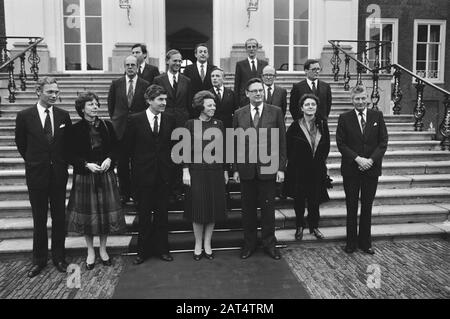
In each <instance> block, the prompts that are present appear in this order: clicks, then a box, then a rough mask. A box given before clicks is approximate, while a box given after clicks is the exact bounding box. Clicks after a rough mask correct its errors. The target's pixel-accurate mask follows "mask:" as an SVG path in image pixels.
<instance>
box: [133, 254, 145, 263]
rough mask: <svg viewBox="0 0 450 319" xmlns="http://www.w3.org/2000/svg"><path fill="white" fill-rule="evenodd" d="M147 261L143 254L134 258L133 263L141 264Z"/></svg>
mask: <svg viewBox="0 0 450 319" xmlns="http://www.w3.org/2000/svg"><path fill="white" fill-rule="evenodd" d="M144 261H145V259H144V258H142V257H141V256H137V257H136V259H134V260H133V265H140V264H142V263H143V262H144Z"/></svg>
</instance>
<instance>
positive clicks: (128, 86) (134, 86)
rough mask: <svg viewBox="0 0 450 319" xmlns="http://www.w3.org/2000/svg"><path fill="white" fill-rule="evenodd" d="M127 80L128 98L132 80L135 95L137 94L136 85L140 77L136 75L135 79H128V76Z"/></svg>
mask: <svg viewBox="0 0 450 319" xmlns="http://www.w3.org/2000/svg"><path fill="white" fill-rule="evenodd" d="M125 78H126V79H127V83H126V84H125V87H126V90H127V96H128V89H129V88H130V80H132V81H133V93H135V92H136V83H137V78H138V76H137V75H135V77H134V78H132V79H130V78H129V77H128V75H127V76H126V77H125Z"/></svg>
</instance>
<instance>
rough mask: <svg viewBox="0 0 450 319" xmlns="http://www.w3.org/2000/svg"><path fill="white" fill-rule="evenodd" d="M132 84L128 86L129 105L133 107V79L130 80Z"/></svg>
mask: <svg viewBox="0 0 450 319" xmlns="http://www.w3.org/2000/svg"><path fill="white" fill-rule="evenodd" d="M129 83H130V85H129V86H128V94H127V99H128V107H131V103H132V102H133V96H134V90H133V80H130V81H129Z"/></svg>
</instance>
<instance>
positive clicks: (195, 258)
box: [192, 253, 203, 261]
mask: <svg viewBox="0 0 450 319" xmlns="http://www.w3.org/2000/svg"><path fill="white" fill-rule="evenodd" d="M202 256H203V255H202V253H200V254H199V255H197V254H196V253H194V254H193V255H192V257H193V258H194V260H195V261H199V260H200V259H202Z"/></svg>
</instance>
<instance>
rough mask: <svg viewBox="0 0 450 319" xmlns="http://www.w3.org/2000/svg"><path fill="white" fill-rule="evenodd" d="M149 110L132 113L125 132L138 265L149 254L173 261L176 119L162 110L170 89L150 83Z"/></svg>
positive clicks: (148, 92) (148, 90)
mask: <svg viewBox="0 0 450 319" xmlns="http://www.w3.org/2000/svg"><path fill="white" fill-rule="evenodd" d="M145 99H146V101H147V103H148V105H149V107H148V108H147V110H146V111H144V112H140V113H138V114H133V115H132V116H131V117H130V119H129V124H128V126H127V131H126V133H125V135H126V137H125V140H126V145H127V152H128V154H129V155H130V157H131V162H132V181H133V185H135V187H136V193H137V202H138V206H137V210H138V214H139V236H138V251H137V252H138V255H137V257H136V259H135V260H134V264H135V265H138V264H141V263H143V262H144V261H145V259H146V258H147V257H148V256H150V255H156V256H158V257H160V258H161V259H162V260H164V261H172V260H173V258H172V256H171V255H170V253H169V240H168V213H167V210H168V201H169V191H170V186H171V183H172V172H173V169H174V164H173V162H172V159H171V150H172V146H173V142H172V140H171V135H172V131H173V130H174V129H175V128H176V123H175V119H174V118H172V117H170V116H168V115H167V114H165V113H163V112H164V110H165V108H166V100H167V92H166V90H165V89H164V88H162V87H160V86H158V85H151V86H150V87H149V88H148V89H147V91H146V92H145Z"/></svg>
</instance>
